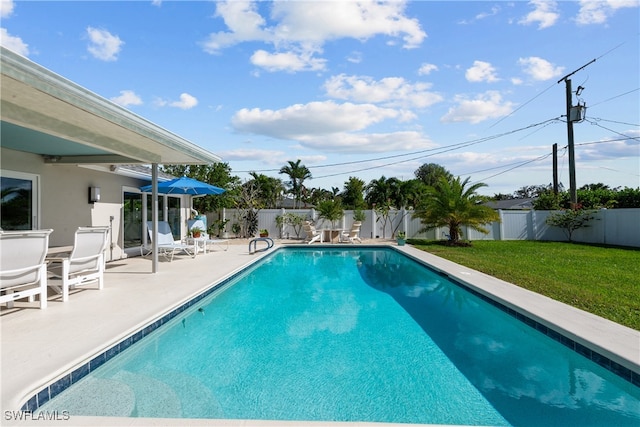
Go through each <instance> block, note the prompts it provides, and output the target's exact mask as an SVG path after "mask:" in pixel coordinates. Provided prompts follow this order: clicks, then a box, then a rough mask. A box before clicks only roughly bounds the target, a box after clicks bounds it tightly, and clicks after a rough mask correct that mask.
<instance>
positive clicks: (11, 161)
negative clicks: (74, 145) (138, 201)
mask: <svg viewBox="0 0 640 427" xmlns="http://www.w3.org/2000/svg"><path fill="white" fill-rule="evenodd" d="M0 155H1V157H0V162H1V167H2V169H3V170H11V171H15V172H25V173H30V174H35V175H38V176H39V177H40V228H52V229H53V230H54V231H53V233H52V234H51V237H50V239H49V242H50V246H70V245H73V237H74V232H75V230H76V228H78V227H80V226H98V225H105V226H109V225H110V224H109V218H110V216H113V217H114V219H113V223H112V227H113V228H112V236H111V242H112V243H113V247H112V248H109V249H107V260H110V259H120V258H122V257H123V256H124V252H123V250H122V199H123V188H124V187H125V186H126V187H133V188H138V187H140V186H142V185H145V184H147V183H148V182H145V181H142V180H139V179H135V178H129V177H125V176H120V175H116V174H114V173H111V172H101V171H96V170H91V169H87V168H84V167H79V166H76V165H62V164H45V163H44V161H43V159H42V157H41V156H39V155H36V154H30V153H25V152H21V151H14V150H9V149H4V148H3V149H2V150H1V152H0ZM90 186H96V187H100V202H97V203H95V204H90V203H89V202H88V189H89V187H90Z"/></svg>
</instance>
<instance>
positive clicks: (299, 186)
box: [279, 159, 311, 208]
mask: <svg viewBox="0 0 640 427" xmlns="http://www.w3.org/2000/svg"><path fill="white" fill-rule="evenodd" d="M300 161H301V160H300V159H298V160H297V161H295V162H293V161H291V160H289V161H288V162H287V163H289V164H288V165H287V166H283V167H282V168H280V172H279V173H284V174H287V175H289V182H287V184H288V185H289V187H290V188H291V190H290V192H291V193H292V194H293V197H294V199H295V201H296V202H298V206H299V205H300V199H301V196H302V192H303V189H304V186H303V182H304V180H305V179H311V171H309V169H308V168H307V167H306V166H305V165H301V164H300ZM295 207H296V206H295V203H294V208H295Z"/></svg>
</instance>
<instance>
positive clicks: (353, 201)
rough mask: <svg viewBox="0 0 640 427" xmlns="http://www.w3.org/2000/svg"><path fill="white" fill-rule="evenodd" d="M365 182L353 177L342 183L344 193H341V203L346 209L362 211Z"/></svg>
mask: <svg viewBox="0 0 640 427" xmlns="http://www.w3.org/2000/svg"><path fill="white" fill-rule="evenodd" d="M365 186H366V184H365V182H364V181H363V180H361V179H360V178H356V177H353V176H350V177H349V180H348V181H346V182H345V183H344V191H343V192H342V195H341V196H342V203H343V204H344V206H345V208H347V209H364V208H365V206H366V204H365V202H364V190H365Z"/></svg>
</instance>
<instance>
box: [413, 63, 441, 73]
mask: <svg viewBox="0 0 640 427" xmlns="http://www.w3.org/2000/svg"><path fill="white" fill-rule="evenodd" d="M432 71H438V66H437V65H434V64H429V63H426V62H425V63H424V64H422V65H421V66H420V68H419V69H418V74H419V75H421V76H428V75H429V74H431V72H432Z"/></svg>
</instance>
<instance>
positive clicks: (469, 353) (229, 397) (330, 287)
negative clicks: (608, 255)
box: [40, 248, 640, 426]
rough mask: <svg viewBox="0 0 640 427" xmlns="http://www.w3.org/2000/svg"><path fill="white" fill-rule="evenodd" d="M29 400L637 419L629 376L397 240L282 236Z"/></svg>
mask: <svg viewBox="0 0 640 427" xmlns="http://www.w3.org/2000/svg"><path fill="white" fill-rule="evenodd" d="M40 409H41V410H48V411H53V410H59V411H69V413H70V414H71V416H74V415H98V416H100V415H102V416H107V415H109V416H125V417H167V418H168V417H171V418H240V419H275V420H320V421H329V420H330V421H377V422H397V423H425V424H458V425H496V426H498V425H515V426H543V425H544V426H551V425H558V426H567V425H580V426H587V425H597V426H622V425H634V426H637V425H638V424H639V423H640V388H638V387H636V386H634V385H633V384H631V383H630V382H628V381H625V380H623V379H621V378H620V377H618V376H616V375H614V374H613V373H611V372H609V371H607V370H605V369H604V368H602V367H600V366H599V365H597V364H595V363H593V362H591V361H589V360H587V359H586V358H584V357H582V356H580V355H579V354H577V353H576V352H574V351H571V350H569V349H568V348H566V347H565V346H563V345H561V344H559V343H558V342H556V341H554V340H552V339H550V338H548V337H547V336H545V335H543V334H541V333H540V332H538V331H537V330H535V329H533V328H531V327H529V326H528V325H526V324H524V323H523V322H520V321H518V320H516V319H514V318H513V317H511V316H509V315H508V314H506V313H504V312H502V311H500V310H499V309H497V308H495V307H494V306H492V305H490V304H488V303H487V302H485V301H483V300H482V299H480V298H478V297H476V296H474V295H473V294H471V293H469V292H468V291H466V290H464V289H463V288H461V287H459V286H458V285H456V284H454V283H451V282H449V281H448V280H447V279H446V278H445V277H443V276H441V275H439V274H437V273H435V272H433V271H432V270H430V269H428V268H427V267H425V266H423V265H421V264H419V263H416V262H415V261H413V260H411V259H409V258H407V257H405V256H404V255H402V254H399V253H397V252H396V251H393V250H390V249H384V248H380V249H373V248H362V249H360V250H351V249H348V250H347V249H341V250H333V249H327V250H325V249H319V248H315V249H311V248H304V249H300V250H297V249H296V250H293V249H289V248H288V249H286V250H279V251H277V252H275V253H274V254H272V255H271V256H269V257H267V258H266V259H265V260H264V261H263V262H261V263H260V264H259V265H258V266H256V267H254V268H251V269H250V270H248V271H247V272H245V273H243V274H242V275H240V276H238V277H237V278H236V279H234V280H233V281H232V282H231V283H229V284H228V285H226V286H224V287H222V288H221V289H220V290H219V291H216V292H214V293H213V294H212V295H211V296H209V297H207V298H206V299H204V300H202V301H200V302H199V303H198V304H197V305H195V306H194V307H192V308H191V309H189V310H188V311H186V312H184V313H183V314H182V315H180V316H178V317H176V318H175V319H173V320H172V321H171V322H169V323H168V324H167V325H165V326H163V327H161V328H160V329H158V330H157V331H155V332H153V333H152V334H151V335H149V336H148V337H146V338H144V339H142V340H141V341H139V342H137V343H136V344H134V345H132V346H131V347H130V348H128V349H127V350H125V351H124V352H122V353H121V354H120V355H118V356H116V357H114V358H113V359H111V360H110V361H108V362H107V363H105V364H103V365H102V366H101V367H99V368H97V369H96V370H94V371H92V372H91V373H90V374H89V375H88V376H86V377H84V378H83V379H82V380H80V381H79V382H78V383H76V384H74V385H73V386H71V387H70V388H68V389H67V390H66V391H63V392H62V393H61V394H59V395H58V396H57V397H55V398H54V399H52V400H50V401H49V402H48V403H47V404H45V405H44V406H42V407H41V408H40Z"/></svg>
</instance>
